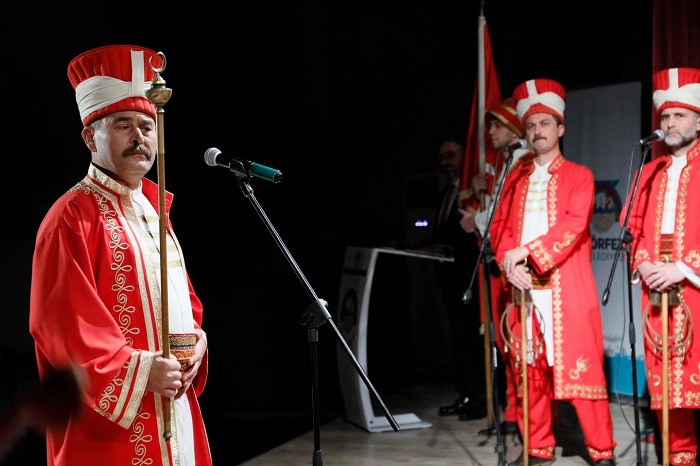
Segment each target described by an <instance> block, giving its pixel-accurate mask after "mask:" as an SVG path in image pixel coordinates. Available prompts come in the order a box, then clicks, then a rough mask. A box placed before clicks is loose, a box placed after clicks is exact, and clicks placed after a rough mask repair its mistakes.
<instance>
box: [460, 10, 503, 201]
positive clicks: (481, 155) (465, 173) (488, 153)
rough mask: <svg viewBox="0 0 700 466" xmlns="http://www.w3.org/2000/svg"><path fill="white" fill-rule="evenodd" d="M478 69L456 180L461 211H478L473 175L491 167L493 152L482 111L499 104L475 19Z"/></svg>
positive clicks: (487, 46)
mask: <svg viewBox="0 0 700 466" xmlns="http://www.w3.org/2000/svg"><path fill="white" fill-rule="evenodd" d="M478 34H479V67H478V75H477V80H476V86H475V88H474V97H473V98H472V108H471V113H470V115H469V130H468V133H467V142H466V144H465V149H464V165H463V168H462V178H461V180H460V189H459V191H460V193H459V199H460V201H461V203H462V205H463V206H464V207H472V208H473V209H474V210H478V205H479V198H478V197H477V196H475V195H474V194H473V193H472V190H471V180H472V177H473V176H474V175H476V174H477V173H485V172H486V165H487V163H490V164H495V160H496V152H495V151H494V150H493V149H492V148H491V144H487V143H486V138H487V136H488V128H487V127H486V121H485V116H486V109H487V108H491V107H493V106H494V105H496V104H498V103H499V102H500V101H501V90H500V87H499V85H498V76H497V75H496V65H495V63H494V61H493V54H492V52H491V40H490V39H489V33H488V28H487V27H486V18H485V17H484V15H483V13H482V14H481V15H480V16H479V32H478Z"/></svg>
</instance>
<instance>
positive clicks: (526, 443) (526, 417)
mask: <svg viewBox="0 0 700 466" xmlns="http://www.w3.org/2000/svg"><path fill="white" fill-rule="evenodd" d="M526 292H527V290H522V291H520V339H521V342H522V345H521V347H520V358H521V361H520V363H521V365H522V373H523V384H522V385H523V466H528V462H529V459H530V454H529V448H530V400H529V396H528V381H527V300H526V299H525V293H526ZM533 307H534V306H533ZM532 348H533V354H534V349H535V342H534V336H533V342H532Z"/></svg>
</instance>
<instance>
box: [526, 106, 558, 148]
mask: <svg viewBox="0 0 700 466" xmlns="http://www.w3.org/2000/svg"><path fill="white" fill-rule="evenodd" d="M563 134H564V125H563V124H558V123H557V120H555V119H554V116H552V115H550V114H549V113H533V114H532V115H530V116H529V117H527V120H526V121H525V135H526V136H527V142H528V144H529V146H530V147H531V148H532V150H533V152H535V154H544V153H547V152H549V151H551V150H554V149H555V148H556V147H558V146H559V139H560V138H561V137H562V135H563Z"/></svg>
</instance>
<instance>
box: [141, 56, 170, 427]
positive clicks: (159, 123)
mask: <svg viewBox="0 0 700 466" xmlns="http://www.w3.org/2000/svg"><path fill="white" fill-rule="evenodd" d="M158 56H159V57H160V59H161V61H162V64H161V66H160V67H158V68H156V67H154V66H153V63H152V62H151V60H150V59H149V61H148V64H149V66H150V67H151V69H152V70H153V71H154V72H155V74H156V75H155V76H154V77H153V80H152V81H151V87H150V89H147V90H146V97H147V98H148V100H150V101H151V103H152V104H153V105H155V106H156V128H157V129H158V221H159V239H160V303H161V307H160V308H161V327H160V330H161V340H162V343H161V347H162V350H163V357H164V358H165V359H169V358H170V320H169V318H168V245H167V233H168V231H167V217H166V215H165V138H164V136H163V135H164V131H165V130H164V124H165V123H164V121H163V115H164V114H165V110H163V106H164V105H165V104H167V103H168V100H170V96H171V95H172V89H169V88H167V87H165V80H164V79H163V78H162V77H161V75H160V73H162V72H163V71H164V70H165V64H166V61H165V55H164V54H163V52H158ZM171 407H172V399H171V398H170V397H165V398H164V407H163V438H165V440H166V441H169V440H170V437H172V431H171V428H170V418H171V416H170V414H171V413H170V410H171Z"/></svg>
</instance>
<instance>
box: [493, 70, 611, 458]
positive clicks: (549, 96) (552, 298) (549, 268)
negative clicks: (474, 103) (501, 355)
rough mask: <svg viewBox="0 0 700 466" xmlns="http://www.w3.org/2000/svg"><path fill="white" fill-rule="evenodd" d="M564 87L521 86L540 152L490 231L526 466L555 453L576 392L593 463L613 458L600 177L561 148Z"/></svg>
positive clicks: (530, 136)
mask: <svg viewBox="0 0 700 466" xmlns="http://www.w3.org/2000/svg"><path fill="white" fill-rule="evenodd" d="M565 95H566V92H565V90H564V88H563V86H562V85H561V84H559V83H558V82H556V81H553V80H550V79H536V80H529V81H526V82H524V83H522V84H520V85H519V86H518V87H516V88H515V90H514V92H513V98H515V99H516V102H517V110H518V115H519V116H520V118H521V120H522V122H523V124H524V126H525V136H526V139H527V142H528V145H529V147H530V148H531V149H532V152H533V153H534V159H530V160H527V159H524V160H527V162H525V163H521V164H519V165H518V167H516V168H514V170H513V171H512V172H511V173H510V174H509V175H508V178H507V179H506V181H505V183H504V186H503V195H502V201H501V203H500V204H499V205H498V207H497V208H496V213H495V216H494V220H493V223H492V225H491V230H490V234H491V236H492V238H493V244H494V247H495V253H496V261H497V262H498V264H499V267H500V269H501V274H502V276H503V277H504V284H505V286H506V290H505V292H507V293H508V308H506V310H505V311H504V313H505V315H504V317H503V320H504V322H503V327H502V328H503V330H504V332H505V341H504V343H505V345H506V346H507V347H508V350H509V351H511V357H510V358H509V361H510V362H511V363H512V364H514V366H513V374H514V375H515V378H516V384H517V388H518V424H519V427H520V430H521V433H523V434H528V435H527V436H525V435H524V438H525V439H527V442H528V443H527V449H526V451H524V452H523V454H522V455H521V456H520V458H518V459H517V460H515V461H514V462H513V463H511V465H512V466H520V465H522V464H524V455H528V464H529V465H531V466H541V465H546V464H550V463H551V462H552V461H554V448H555V446H556V440H555V438H554V434H553V431H552V411H551V401H552V400H567V401H569V402H570V403H571V404H572V405H573V406H574V408H575V409H576V413H577V415H578V419H579V422H580V425H581V430H582V432H583V436H584V441H585V443H586V446H587V450H588V453H589V454H590V456H591V459H592V460H593V462H594V464H596V465H601V466H602V465H606V466H607V465H613V464H614V458H613V453H614V448H615V445H616V443H615V441H614V440H613V432H612V418H611V414H610V406H609V404H608V392H607V385H606V380H605V372H604V370H603V356H604V355H603V331H602V322H601V315H600V307H599V305H598V293H597V289H596V284H595V277H594V275H593V269H592V267H591V235H590V231H589V224H590V221H591V218H592V215H593V202H594V197H595V188H594V179H593V173H592V172H591V170H590V169H589V168H587V167H585V166H583V165H580V164H576V163H574V162H571V161H569V160H567V159H565V158H564V156H563V155H562V153H561V148H560V139H561V137H562V136H563V135H564V108H565V102H564V98H565ZM524 157H527V156H524ZM523 314H524V317H525V318H524V320H525V323H526V329H525V332H523V330H522V326H521V323H522V322H523ZM523 333H524V334H525V335H524V336H523ZM523 339H525V340H526V341H523ZM525 375H526V377H525ZM525 380H527V388H528V389H527V391H526V390H523V387H524V381H525ZM524 410H528V420H529V422H528V429H527V430H528V431H527V433H525V432H524V427H525V422H524V420H525V415H524V413H525V412H524Z"/></svg>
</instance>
